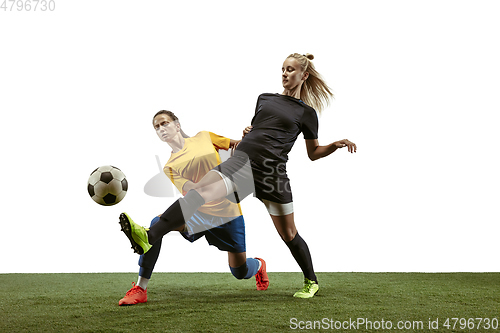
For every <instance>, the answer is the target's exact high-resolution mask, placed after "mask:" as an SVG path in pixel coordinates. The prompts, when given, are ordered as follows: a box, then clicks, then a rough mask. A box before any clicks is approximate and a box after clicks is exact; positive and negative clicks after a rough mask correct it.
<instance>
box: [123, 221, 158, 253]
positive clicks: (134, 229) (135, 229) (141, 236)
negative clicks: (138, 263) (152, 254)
mask: <svg viewBox="0 0 500 333" xmlns="http://www.w3.org/2000/svg"><path fill="white" fill-rule="evenodd" d="M120 226H121V229H122V231H123V232H124V233H125V235H126V236H127V238H128V239H129V241H130V244H132V248H133V249H134V252H135V253H138V254H144V253H146V252H148V251H149V249H150V248H151V247H152V245H151V244H150V243H149V242H148V233H147V231H148V229H146V228H144V227H141V226H139V225H137V224H136V223H134V221H132V219H131V218H130V216H128V215H127V214H126V213H121V214H120Z"/></svg>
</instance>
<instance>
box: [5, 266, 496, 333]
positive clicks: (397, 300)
mask: <svg viewBox="0 0 500 333" xmlns="http://www.w3.org/2000/svg"><path fill="white" fill-rule="evenodd" d="M317 275H318V279H319V281H320V291H319V293H318V295H317V296H316V297H314V298H312V299H307V300H303V299H295V298H293V297H292V294H293V292H295V291H296V290H298V289H299V288H300V287H301V284H302V281H301V280H302V275H301V274H300V273H269V278H270V281H271V284H270V286H269V289H268V290H267V291H257V290H255V280H254V279H250V280H236V279H235V278H234V277H233V276H232V275H231V274H229V273H155V274H154V275H153V278H152V280H151V282H150V284H149V288H148V299H149V301H148V303H146V304H139V305H135V306H129V307H119V306H118V300H119V299H120V298H121V297H123V295H125V292H126V291H127V290H128V289H129V288H130V287H131V283H132V282H133V281H136V279H137V275H136V273H126V274H118V273H114V274H1V275H0V280H1V288H0V293H1V294H0V297H1V300H0V317H1V320H0V332H128V331H131V332H282V331H285V332H286V331H305V330H306V328H311V327H314V326H313V325H314V321H317V323H316V325H317V326H316V328H318V329H317V331H337V332H348V331H353V332H354V331H356V332H395V331H399V332H403V331H405V332H495V331H497V332H498V331H500V327H496V329H494V328H495V326H496V325H498V322H495V320H492V319H493V318H496V320H500V273H439V274H424V273H318V274H317ZM292 318H295V319H292ZM358 318H360V320H361V318H363V319H365V320H367V321H369V322H371V325H372V326H371V329H370V326H368V325H370V324H369V323H368V322H365V323H362V321H360V322H359V323H360V326H357V327H356V328H353V327H354V326H347V325H351V324H350V323H349V321H351V322H352V323H354V322H355V323H356V324H357V323H358ZM446 318H450V321H449V322H448V324H449V327H445V326H444V325H445V320H446ZM451 318H464V320H469V318H473V320H472V321H470V320H469V323H468V325H471V326H473V327H474V328H465V329H461V323H462V324H463V322H464V320H462V319H458V320H453V319H451ZM476 318H488V319H489V328H488V329H487V328H486V327H487V325H486V324H487V322H488V321H487V320H486V319H482V321H481V322H479V319H476ZM436 319H438V322H437V324H438V328H437V329H432V328H431V329H430V328H429V321H431V322H433V321H435V320H436ZM382 320H383V321H384V322H383V323H382ZM399 321H401V325H406V327H407V328H409V327H410V325H412V327H413V328H412V329H403V330H398V329H397V327H396V325H397V324H398V322H399ZM389 322H390V323H391V325H392V329H387V327H389V326H388V325H389ZM454 322H455V323H454ZM342 323H343V325H344V326H345V329H339V330H337V329H335V325H337V327H338V325H340V324H342ZM495 323H496V324H495ZM320 325H321V326H320ZM381 325H383V326H381ZM419 325H421V326H419ZM434 325H435V324H434ZM453 326H455V328H454V329H453ZM462 327H463V325H462ZM293 328H295V329H293ZM300 328H304V329H300ZM376 328H378V329H376Z"/></svg>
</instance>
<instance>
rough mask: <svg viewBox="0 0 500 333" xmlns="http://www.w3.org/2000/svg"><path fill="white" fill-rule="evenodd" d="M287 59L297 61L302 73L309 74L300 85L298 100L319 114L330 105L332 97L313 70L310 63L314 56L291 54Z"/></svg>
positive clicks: (328, 89) (316, 72) (328, 88)
mask: <svg viewBox="0 0 500 333" xmlns="http://www.w3.org/2000/svg"><path fill="white" fill-rule="evenodd" d="M288 58H295V59H297V61H298V62H299V64H300V66H301V69H302V71H304V72H308V73H309V77H308V78H307V80H306V81H305V82H304V84H303V85H302V89H301V91H300V99H301V100H302V101H303V102H304V103H306V104H307V105H309V106H311V107H312V108H314V109H315V110H316V111H318V112H319V113H320V114H321V111H323V109H325V108H326V107H327V106H328V105H329V104H330V99H331V98H334V96H333V92H332V89H331V88H330V87H329V86H328V85H327V84H326V83H325V80H324V79H323V78H322V77H321V75H320V74H319V73H318V71H316V69H315V68H314V64H313V63H312V61H311V60H313V59H314V56H313V55H312V54H309V53H306V54H299V53H292V54H290V55H289V56H288Z"/></svg>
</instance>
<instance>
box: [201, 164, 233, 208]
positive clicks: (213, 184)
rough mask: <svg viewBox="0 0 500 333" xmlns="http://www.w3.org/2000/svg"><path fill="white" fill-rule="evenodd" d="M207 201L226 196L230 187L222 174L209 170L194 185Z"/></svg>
mask: <svg viewBox="0 0 500 333" xmlns="http://www.w3.org/2000/svg"><path fill="white" fill-rule="evenodd" d="M193 189H194V190H195V191H196V192H198V193H199V194H200V195H201V197H202V198H203V199H204V200H205V202H209V201H213V200H217V199H221V198H224V197H225V196H227V194H228V188H227V185H226V183H225V182H224V180H223V179H222V177H221V175H220V174H219V173H217V172H215V171H213V170H212V171H210V172H208V173H207V174H206V175H205V176H204V177H203V178H202V179H201V180H200V181H199V182H198V183H195V184H194V185H193Z"/></svg>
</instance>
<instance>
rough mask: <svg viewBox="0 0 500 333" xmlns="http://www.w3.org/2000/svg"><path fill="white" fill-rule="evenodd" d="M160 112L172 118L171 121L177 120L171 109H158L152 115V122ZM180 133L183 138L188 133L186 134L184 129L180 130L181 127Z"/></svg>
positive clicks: (187, 136) (186, 136)
mask: <svg viewBox="0 0 500 333" xmlns="http://www.w3.org/2000/svg"><path fill="white" fill-rule="evenodd" d="M160 114H165V115H167V116H169V117H170V119H172V121H175V122H179V118H177V116H176V115H175V114H174V113H173V112H172V111H168V110H160V111H158V112H156V114H155V115H154V117H153V124H154V121H155V118H156V116H159V115H160ZM181 135H182V137H184V138H189V135H187V134H186V133H184V131H183V130H182V128H181Z"/></svg>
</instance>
